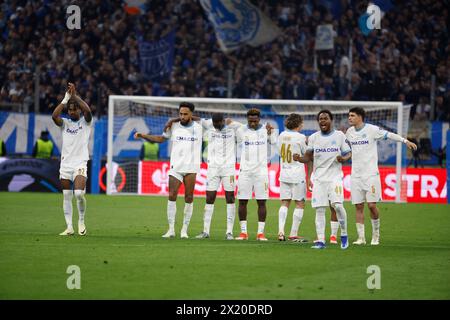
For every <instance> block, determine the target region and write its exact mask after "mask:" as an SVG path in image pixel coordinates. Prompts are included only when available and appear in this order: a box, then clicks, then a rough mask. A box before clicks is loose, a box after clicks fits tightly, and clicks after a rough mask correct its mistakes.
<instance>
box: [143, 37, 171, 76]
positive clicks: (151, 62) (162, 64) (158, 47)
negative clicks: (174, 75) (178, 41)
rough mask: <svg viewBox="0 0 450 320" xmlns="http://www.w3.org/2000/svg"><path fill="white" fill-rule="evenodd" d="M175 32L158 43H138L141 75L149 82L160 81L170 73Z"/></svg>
mask: <svg viewBox="0 0 450 320" xmlns="http://www.w3.org/2000/svg"><path fill="white" fill-rule="evenodd" d="M174 43H175V31H171V32H170V33H169V34H168V35H166V36H165V37H163V38H161V39H160V40H158V41H152V42H144V41H139V56H140V57H139V64H140V68H141V73H142V74H143V75H144V76H145V77H146V78H147V79H149V80H161V79H163V78H164V77H167V76H168V75H170V73H171V72H172V66H173V55H174Z"/></svg>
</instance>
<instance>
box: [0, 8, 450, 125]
mask: <svg viewBox="0 0 450 320" xmlns="http://www.w3.org/2000/svg"><path fill="white" fill-rule="evenodd" d="M341 2H342V3H343V4H342V7H341V12H340V15H338V16H337V17H334V16H333V15H332V14H331V12H330V11H328V10H327V9H326V7H325V6H322V5H321V4H320V3H321V1H306V0H301V1H288V0H281V1H259V2H258V3H257V5H258V6H259V8H260V9H261V10H262V11H263V12H264V13H265V14H266V15H268V16H269V17H271V19H272V21H275V22H277V24H278V26H279V27H280V28H281V29H282V31H283V34H282V36H281V37H279V38H278V39H276V40H275V41H273V42H272V43H270V44H266V45H263V46H260V47H258V48H252V47H244V48H241V49H240V50H238V51H235V52H233V53H232V54H229V55H225V54H224V53H222V52H221V51H220V49H219V47H218V45H217V42H216V37H215V33H214V30H213V28H212V26H211V25H210V23H209V21H208V20H207V19H206V17H205V14H204V12H203V10H202V8H201V6H200V4H199V3H198V2H197V1H148V2H147V5H148V10H147V12H146V13H145V14H143V15H129V14H128V13H127V12H126V11H125V10H124V8H123V3H122V2H121V1H109V0H106V1H100V0H95V1H83V2H82V7H83V12H82V14H83V16H82V17H83V20H82V29H81V30H73V31H70V30H67V28H66V26H65V18H66V15H65V10H64V8H65V7H66V6H67V5H68V4H69V2H68V1H27V0H17V1H6V2H3V3H2V4H1V10H0V31H1V41H0V77H1V78H0V83H1V85H2V86H1V90H0V91H1V92H0V101H1V105H3V106H8V105H19V106H20V107H21V108H20V110H21V111H27V110H31V108H32V105H33V102H34V86H33V85H34V80H35V78H34V75H35V74H38V75H39V80H40V90H39V109H40V112H42V113H49V112H50V111H51V107H52V106H53V107H54V106H55V105H56V103H57V101H60V100H61V99H62V96H60V95H61V92H63V90H61V89H62V88H63V87H64V86H65V85H66V83H67V81H68V80H69V79H71V80H72V81H75V82H76V83H77V85H78V86H77V87H78V88H79V91H80V93H81V94H82V95H83V96H84V97H86V100H87V101H88V103H90V105H91V106H92V107H93V108H94V110H95V112H96V114H97V115H100V116H101V115H104V114H105V113H106V106H107V96H108V95H110V94H125V95H157V96H205V97H227V96H228V92H227V77H228V75H227V70H233V75H232V80H233V84H234V85H233V89H232V93H231V96H232V97H235V98H267V99H352V100H403V101H405V103H407V104H413V105H414V110H413V112H412V116H413V119H414V117H415V116H419V117H422V118H423V119H426V120H440V121H448V120H450V116H449V115H450V111H449V101H450V96H449V92H450V90H449V88H450V81H449V77H448V70H449V68H450V58H449V57H450V46H449V42H448V39H449V26H448V21H449V19H448V8H449V7H448V1H432V0H422V1H419V0H414V1H408V2H403V1H396V3H395V7H394V9H393V10H391V11H389V12H387V13H386V15H385V16H384V17H383V22H382V28H383V29H382V30H381V31H379V33H381V34H376V33H372V34H371V35H369V36H367V37H366V36H364V35H363V34H362V33H361V32H360V30H359V28H358V26H357V23H358V21H357V20H358V19H357V17H358V16H359V14H361V12H364V11H365V8H366V7H367V1H341ZM74 3H75V4H76V3H77V2H76V1H75V2H74ZM446 3H447V4H446ZM70 4H72V2H71V3H70ZM355 17H356V18H355ZM324 22H329V23H331V24H333V26H334V30H335V31H336V38H335V47H334V50H332V51H328V52H325V53H323V54H321V55H320V56H319V57H318V61H317V67H318V71H317V72H315V71H314V66H313V64H314V62H313V59H312V57H313V50H314V46H313V43H314V36H315V29H316V26H317V25H318V24H322V23H324ZM172 30H175V31H176V40H175V58H174V65H173V69H172V73H171V76H170V77H168V78H167V79H163V80H161V81H148V80H146V79H145V78H144V77H143V75H142V74H140V71H139V50H138V39H139V38H140V37H142V38H143V39H146V40H155V39H157V38H158V37H161V36H163V35H166V34H167V33H169V32H170V31H172ZM350 38H352V39H353V44H354V46H353V64H352V67H351V82H352V86H351V90H347V88H348V86H347V84H348V83H347V77H346V76H345V73H346V72H349V70H348V41H349V39H350ZM432 75H435V76H436V85H435V95H436V104H435V110H434V111H435V112H433V113H431V112H430V111H431V110H430V109H429V108H430V106H429V102H427V101H426V100H424V99H429V97H430V89H431V76H432ZM421 100H424V101H425V102H424V103H426V104H427V106H428V107H427V108H428V109H424V108H423V107H422V106H421V104H419V101H421ZM426 110H427V111H426ZM431 114H434V119H430V118H429V117H430V115H431Z"/></svg>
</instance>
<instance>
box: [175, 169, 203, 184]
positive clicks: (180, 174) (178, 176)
mask: <svg viewBox="0 0 450 320" xmlns="http://www.w3.org/2000/svg"><path fill="white" fill-rule="evenodd" d="M191 173H195V174H196V173H197V172H176V171H174V170H172V169H170V170H169V172H168V175H169V176H172V177H174V178H175V179H177V180H179V181H181V182H184V177H185V176H187V175H188V174H191Z"/></svg>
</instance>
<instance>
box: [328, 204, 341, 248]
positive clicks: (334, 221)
mask: <svg viewBox="0 0 450 320" xmlns="http://www.w3.org/2000/svg"><path fill="white" fill-rule="evenodd" d="M330 211H331V218H330V226H331V234H330V243H331V244H337V233H338V230H339V222H338V218H337V215H336V210H334V208H333V206H332V205H330Z"/></svg>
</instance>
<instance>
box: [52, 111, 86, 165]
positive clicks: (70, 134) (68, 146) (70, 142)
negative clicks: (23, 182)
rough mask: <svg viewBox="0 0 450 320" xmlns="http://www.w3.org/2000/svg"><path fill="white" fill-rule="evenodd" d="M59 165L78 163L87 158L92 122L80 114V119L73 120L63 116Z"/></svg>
mask: <svg viewBox="0 0 450 320" xmlns="http://www.w3.org/2000/svg"><path fill="white" fill-rule="evenodd" d="M62 120H63V125H62V126H61V127H60V128H61V131H62V150H61V167H71V166H77V165H80V164H81V163H82V162H84V161H88V160H89V148H88V145H89V136H90V135H91V129H92V123H93V122H94V119H92V120H91V122H87V121H86V120H85V119H84V117H83V116H82V117H81V118H80V120H78V121H73V120H71V119H66V118H63V119H62Z"/></svg>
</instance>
